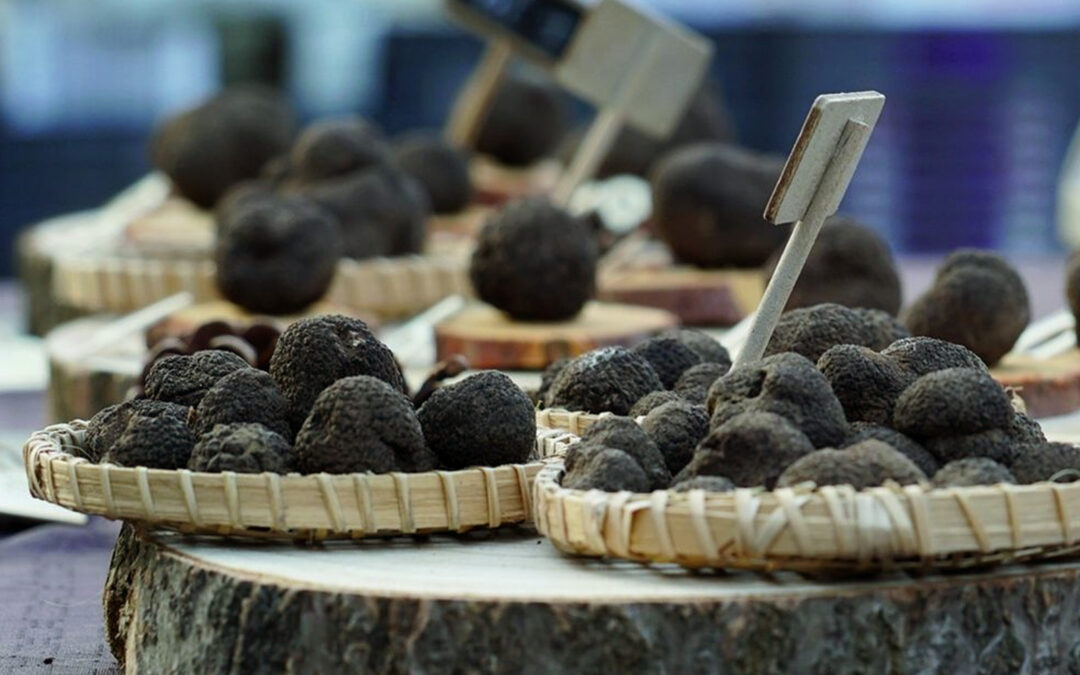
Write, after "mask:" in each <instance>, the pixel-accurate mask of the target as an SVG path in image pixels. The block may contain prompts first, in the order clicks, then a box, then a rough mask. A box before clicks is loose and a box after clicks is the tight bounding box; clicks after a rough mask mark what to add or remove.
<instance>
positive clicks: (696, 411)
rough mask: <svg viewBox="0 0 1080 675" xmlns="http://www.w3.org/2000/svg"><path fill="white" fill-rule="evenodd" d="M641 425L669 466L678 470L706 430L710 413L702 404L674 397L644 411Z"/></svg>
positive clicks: (685, 462) (686, 462)
mask: <svg viewBox="0 0 1080 675" xmlns="http://www.w3.org/2000/svg"><path fill="white" fill-rule="evenodd" d="M641 428H642V429H643V430H644V431H645V433H646V434H647V435H648V436H649V438H651V439H652V441H653V443H655V444H656V447H657V449H659V450H660V454H661V455H663V457H664V463H665V464H666V465H667V468H668V470H669V471H671V473H673V474H677V473H679V472H680V471H682V469H683V467H684V466H686V465H687V464H688V463H689V462H690V458H691V457H693V456H694V449H695V448H696V447H697V444H698V443H699V442H700V441H701V439H703V438H705V435H706V434H708V433H709V413H708V411H707V410H705V406H703V405H693V404H691V403H689V402H687V401H673V402H671V403H665V404H664V405H661V406H659V407H657V408H655V409H654V410H653V411H652V412H650V413H649V414H648V415H646V416H645V419H643V420H642V421H641Z"/></svg>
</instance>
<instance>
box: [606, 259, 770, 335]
mask: <svg viewBox="0 0 1080 675" xmlns="http://www.w3.org/2000/svg"><path fill="white" fill-rule="evenodd" d="M763 290H764V280H763V279H762V276H761V272H760V270H735V269H732V270H703V269H698V268H694V267H669V268H662V269H633V268H628V269H620V270H618V271H614V272H612V273H610V274H607V275H604V276H603V277H601V279H600V289H599V291H598V293H597V297H598V298H599V299H601V300H610V301H612V302H622V303H626V304H631V305H643V306H646V307H655V308H657V309H665V310H667V311H669V312H671V313H673V314H675V315H676V316H678V317H679V320H680V321H681V322H682V324H683V325H687V326H732V325H734V324H736V323H738V322H739V321H740V320H742V319H743V318H744V317H745V316H746V315H747V314H749V313H750V312H752V311H754V308H755V307H757V303H758V301H760V300H761V293H762V291H763Z"/></svg>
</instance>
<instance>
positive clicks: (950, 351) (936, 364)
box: [881, 336, 986, 377]
mask: <svg viewBox="0 0 1080 675" xmlns="http://www.w3.org/2000/svg"><path fill="white" fill-rule="evenodd" d="M881 355H882V356H885V357H888V358H889V359H890V360H891V361H894V362H895V363H896V364H897V365H898V366H900V367H901V368H903V369H904V370H907V371H908V372H910V373H911V374H913V375H915V376H917V377H918V376H922V375H927V374H929V373H932V372H934V371H937V370H945V369H946V368H975V369H977V370H986V364H985V363H983V362H982V359H980V358H979V357H978V356H976V355H975V352H973V351H971V350H970V349H968V348H967V347H964V346H963V345H958V344H955V343H953V342H946V341H945V340H938V339H936V338H930V337H921V336H920V337H906V338H901V339H899V340H897V341H896V342H893V343H892V344H890V345H889V346H888V347H886V348H885V349H883V350H882V351H881Z"/></svg>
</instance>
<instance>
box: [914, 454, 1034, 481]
mask: <svg viewBox="0 0 1080 675" xmlns="http://www.w3.org/2000/svg"><path fill="white" fill-rule="evenodd" d="M1015 482H1016V478H1015V477H1014V476H1013V475H1012V472H1011V471H1009V470H1008V469H1007V468H1005V467H1004V466H1002V465H1001V464H998V463H997V462H995V461H994V460H992V459H987V458H986V457H968V458H966V459H958V460H956V461H954V462H949V463H948V464H946V465H945V466H943V467H941V469H939V470H938V472H937V473H936V474H934V481H933V484H934V487H939V488H943V487H973V486H976V485H997V484H998V483H1015Z"/></svg>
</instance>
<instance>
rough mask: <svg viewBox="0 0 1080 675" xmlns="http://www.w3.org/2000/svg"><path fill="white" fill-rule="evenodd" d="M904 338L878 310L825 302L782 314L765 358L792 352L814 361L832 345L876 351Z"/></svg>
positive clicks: (905, 334)
mask: <svg viewBox="0 0 1080 675" xmlns="http://www.w3.org/2000/svg"><path fill="white" fill-rule="evenodd" d="M906 336H907V332H906V331H905V330H904V327H903V326H901V325H900V324H899V323H897V322H896V320H895V319H893V318H892V317H891V316H890V315H889V314H887V313H885V312H882V311H881V310H876V309H863V308H854V309H853V308H851V307H844V306H843V305H837V304H832V303H826V304H823V305H814V306H813V307H800V308H799V309H793V310H791V311H789V312H784V313H783V314H781V315H780V320H779V321H778V322H777V324H776V329H775V330H774V331H773V334H772V338H771V339H770V340H769V344H768V346H767V347H766V348H765V356H769V355H771V354H779V353H780V352H795V353H797V354H802V355H803V356H805V357H806V358H808V359H810V360H811V361H815V362H816V361H817V360H818V359H819V358H821V355H822V354H824V353H825V352H826V351H828V350H829V348H830V347H833V346H835V345H861V346H863V347H869V348H870V349H873V350H874V351H878V350H880V349H884V348H886V347H888V346H889V345H890V344H892V343H893V342H895V341H896V340H898V339H900V338H902V337H906Z"/></svg>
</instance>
